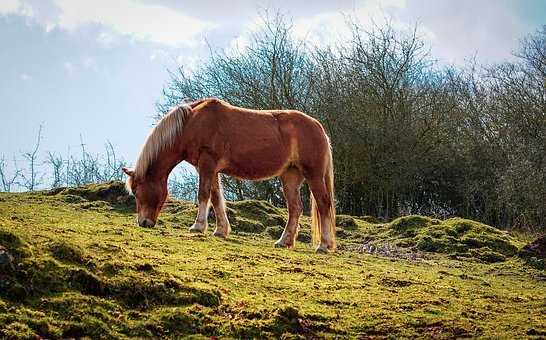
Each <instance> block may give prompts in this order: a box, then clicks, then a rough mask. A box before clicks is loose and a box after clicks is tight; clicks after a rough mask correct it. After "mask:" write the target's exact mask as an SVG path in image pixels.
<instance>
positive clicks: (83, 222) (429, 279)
mask: <svg viewBox="0 0 546 340" xmlns="http://www.w3.org/2000/svg"><path fill="white" fill-rule="evenodd" d="M119 188H120V187H119V184H118V183H110V184H104V185H98V186H88V187H84V188H72V189H66V190H56V191H53V192H44V193H24V194H0V245H1V246H2V247H3V248H4V252H7V253H9V254H10V256H11V258H10V259H9V260H5V261H0V277H1V280H0V338H1V337H4V338H35V337H36V335H39V336H41V337H46V338H67V337H91V338H126V337H181V336H189V335H192V336H194V337H196V338H209V337H211V336H219V337H228V338H232V337H240V338H279V337H284V338H316V337H318V338H321V337H327V338H328V337H336V336H339V337H343V338H345V337H348V338H356V337H363V338H366V337H370V338H387V337H402V338H414V337H417V338H431V337H436V338H453V337H486V338H497V337H501V338H525V337H544V336H546V319H545V318H544V315H545V314H546V273H545V272H544V270H543V269H541V268H543V267H540V266H534V265H529V261H528V260H524V259H520V258H519V257H518V256H514V255H516V254H517V253H518V251H519V249H520V248H521V247H522V246H523V245H524V243H525V242H523V241H522V240H521V238H520V237H519V236H518V237H515V236H512V235H510V234H507V233H504V232H500V231H498V230H496V229H494V228H491V227H489V226H486V225H483V224H480V223H477V222H474V221H469V220H464V219H448V220H445V221H441V220H436V219H432V218H428V217H424V216H408V217H403V218H400V219H396V220H394V221H392V222H390V223H383V224H381V223H377V221H376V220H375V219H373V218H372V217H369V216H367V217H365V218H359V217H351V216H340V217H339V219H338V225H339V227H338V238H339V244H340V250H339V251H338V252H337V253H334V254H327V255H321V254H315V253H314V252H313V250H312V247H311V246H310V244H309V220H308V219H307V218H304V220H303V221H302V224H301V229H302V230H301V234H302V235H303V236H301V237H300V238H299V240H300V242H298V243H297V246H296V248H295V249H294V250H286V249H275V248H274V247H273V245H272V244H273V241H274V238H275V237H278V235H279V233H280V232H281V231H282V225H283V224H284V222H285V221H286V217H287V216H286V211H285V210H283V209H278V208H275V207H273V206H271V205H269V204H267V203H264V202H257V201H244V202H235V203H230V204H229V206H228V214H229V217H230V219H231V222H232V227H233V230H234V233H233V234H232V236H230V237H229V238H228V239H227V240H221V239H217V238H214V237H212V236H211V235H210V232H211V230H209V232H208V233H207V234H206V235H195V234H191V233H189V232H188V230H187V228H188V227H189V226H190V225H191V223H192V220H193V218H194V216H195V213H196V207H195V206H194V205H193V204H192V203H189V202H178V201H169V202H168V204H167V205H166V206H165V208H164V211H163V212H162V215H161V222H160V223H159V224H158V226H156V228H153V229H146V228H140V227H138V226H136V225H135V223H134V220H135V216H134V213H133V212H132V208H131V207H132V206H133V205H132V202H131V201H130V199H128V198H127V197H125V196H124V194H123V192H122V191H119ZM211 222H212V221H211ZM212 227H213V226H212ZM211 229H212V228H211ZM1 251H2V250H1V249H0V252H1ZM4 259H7V257H4ZM536 261H538V262H540V261H541V259H536ZM536 261H535V262H536ZM533 263H534V262H533ZM542 263H543V262H542Z"/></svg>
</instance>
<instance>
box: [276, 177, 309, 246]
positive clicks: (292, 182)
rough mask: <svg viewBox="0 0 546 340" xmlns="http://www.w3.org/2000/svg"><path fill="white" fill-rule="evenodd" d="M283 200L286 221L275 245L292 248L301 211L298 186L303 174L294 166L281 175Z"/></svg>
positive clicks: (301, 205)
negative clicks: (286, 211)
mask: <svg viewBox="0 0 546 340" xmlns="http://www.w3.org/2000/svg"><path fill="white" fill-rule="evenodd" d="M281 182H282V190H283V194H284V200H285V201H286V206H287V208H288V221H287V222H286V226H285V227H284V231H283V233H282V235H281V238H280V239H279V240H277V242H275V247H281V248H292V247H294V245H295V244H296V237H297V236H298V229H299V218H300V216H301V214H302V212H303V204H302V202H301V196H300V187H301V184H302V182H303V176H302V174H301V173H300V171H299V170H298V169H296V168H290V169H288V170H287V171H286V172H284V173H283V174H282V175H281Z"/></svg>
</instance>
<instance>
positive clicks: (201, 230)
mask: <svg viewBox="0 0 546 340" xmlns="http://www.w3.org/2000/svg"><path fill="white" fill-rule="evenodd" d="M205 230H207V226H205V225H198V224H195V223H194V224H193V225H192V226H191V227H190V233H204V232H205Z"/></svg>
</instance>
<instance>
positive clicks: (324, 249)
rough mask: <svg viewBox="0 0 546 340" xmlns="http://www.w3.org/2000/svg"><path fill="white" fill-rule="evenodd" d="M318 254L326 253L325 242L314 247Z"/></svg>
mask: <svg viewBox="0 0 546 340" xmlns="http://www.w3.org/2000/svg"><path fill="white" fill-rule="evenodd" d="M315 252H316V253H318V254H328V247H327V246H326V245H325V244H321V245H319V246H318V247H317V249H315Z"/></svg>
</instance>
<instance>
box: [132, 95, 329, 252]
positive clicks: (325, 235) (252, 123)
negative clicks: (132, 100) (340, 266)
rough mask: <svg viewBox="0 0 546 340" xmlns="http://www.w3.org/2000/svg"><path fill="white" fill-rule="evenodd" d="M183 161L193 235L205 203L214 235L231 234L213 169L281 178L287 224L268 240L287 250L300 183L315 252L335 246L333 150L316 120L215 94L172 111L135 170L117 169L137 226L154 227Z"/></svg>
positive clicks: (298, 211) (298, 209)
mask: <svg viewBox="0 0 546 340" xmlns="http://www.w3.org/2000/svg"><path fill="white" fill-rule="evenodd" d="M184 160H185V161H187V162H189V163H190V164H192V165H193V166H194V167H195V168H196V170H197V173H198V175H199V190H198V195H197V196H198V197H197V198H198V213H197V217H196V219H195V223H194V224H193V225H192V226H191V227H190V231H191V232H196V233H204V232H205V231H206V230H207V228H208V221H207V217H208V211H209V207H210V203H212V207H213V209H214V215H215V217H216V228H215V230H214V232H213V235H214V236H218V237H222V238H225V237H227V236H228V235H229V233H230V232H231V226H230V222H229V220H228V217H227V214H226V205H225V201H224V195H223V188H222V183H221V177H220V175H219V174H225V175H228V176H233V177H235V178H238V179H247V180H255V181H256V180H265V179H269V178H273V177H280V180H281V183H282V190H283V195H284V198H285V201H286V204H287V208H288V221H287V223H286V225H285V228H284V231H283V233H282V235H281V237H280V238H279V239H278V240H277V241H276V242H275V244H274V245H275V247H284V248H293V247H294V245H295V240H296V237H297V234H298V232H299V218H300V216H301V215H302V213H303V204H302V202H301V196H300V188H301V185H302V183H303V181H304V180H306V181H307V183H308V185H309V188H310V191H311V197H310V198H311V206H312V209H311V219H312V223H311V230H312V240H313V241H312V242H313V245H314V246H315V247H316V251H317V252H328V251H334V250H335V249H336V239H335V220H336V216H335V214H336V212H335V201H334V175H333V171H334V168H333V161H332V150H331V146H330V140H329V138H328V136H327V134H326V132H325V130H324V128H323V127H322V125H321V124H320V123H319V122H318V121H317V120H316V119H314V118H312V117H310V116H308V115H306V114H305V113H302V112H300V111H296V110H254V109H247V108H242V107H237V106H234V105H231V104H229V103H227V102H226V101H223V100H220V99H217V98H205V99H201V100H197V101H193V102H189V103H184V104H181V105H178V106H176V107H174V108H172V109H171V110H169V111H168V112H167V113H166V114H165V115H164V116H163V118H162V119H161V120H160V121H159V122H158V123H157V125H156V126H155V127H154V128H153V129H152V131H151V132H150V134H149V135H148V137H147V139H146V141H145V143H144V146H143V147H142V149H141V152H140V155H139V156H138V159H137V162H136V164H135V167H134V169H128V168H123V171H124V172H125V174H127V176H128V178H127V182H126V186H127V189H128V191H129V192H130V193H131V194H132V195H134V196H135V198H136V206H137V215H138V217H137V222H138V225H140V226H141V227H153V226H154V225H155V223H156V221H157V219H158V216H159V213H160V211H161V208H162V206H163V204H164V202H165V200H166V198H167V194H168V189H167V179H168V177H169V174H170V172H171V171H172V169H173V168H174V167H175V166H176V165H177V164H178V163H180V162H182V161H184Z"/></svg>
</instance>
